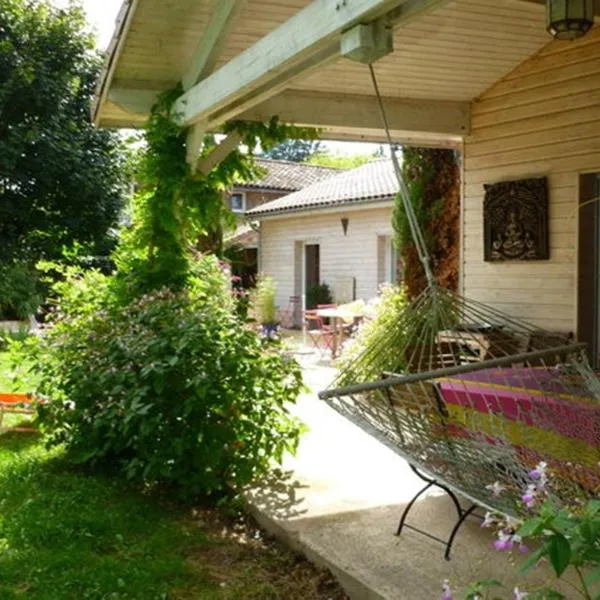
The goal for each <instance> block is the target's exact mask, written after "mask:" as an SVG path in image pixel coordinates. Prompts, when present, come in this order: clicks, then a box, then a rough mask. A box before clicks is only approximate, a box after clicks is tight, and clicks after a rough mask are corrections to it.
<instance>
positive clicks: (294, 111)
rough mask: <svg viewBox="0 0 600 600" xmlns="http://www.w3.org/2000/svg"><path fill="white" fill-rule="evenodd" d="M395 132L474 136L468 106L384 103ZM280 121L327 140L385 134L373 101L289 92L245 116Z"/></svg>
mask: <svg viewBox="0 0 600 600" xmlns="http://www.w3.org/2000/svg"><path fill="white" fill-rule="evenodd" d="M384 104H385V107H386V112H387V114H388V119H389V122H390V128H391V129H392V130H393V131H411V132H420V133H428V134H435V135H438V136H459V137H460V136H464V135H467V134H468V133H469V131H470V118H471V115H470V113H471V110H470V103H468V102H452V101H443V100H421V99H412V98H384ZM273 115H277V116H278V117H279V118H280V120H281V121H282V122H284V123H293V124H294V125H299V126H307V127H317V128H319V129H324V130H325V131H326V132H327V133H328V134H331V135H335V133H336V132H340V133H343V134H344V136H348V135H349V134H351V133H352V132H355V133H356V135H357V136H358V137H359V138H360V137H361V136H362V135H364V134H365V133H366V132H370V131H372V130H377V129H379V130H381V129H382V128H383V125H382V122H381V115H380V113H379V108H378V106H377V100H376V99H375V97H374V96H363V95H352V94H328V93H318V92H307V91H299V90H286V91H285V92H282V93H281V94H279V95H278V96H275V97H274V98H270V99H269V100H267V101H265V102H263V103H262V104H260V105H258V106H255V107H253V108H251V109H250V110H248V111H246V112H245V113H242V114H241V115H240V116H239V118H240V119H243V120H248V121H266V120H268V119H270V118H271V117H272V116H273Z"/></svg>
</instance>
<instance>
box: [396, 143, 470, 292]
mask: <svg viewBox="0 0 600 600" xmlns="http://www.w3.org/2000/svg"><path fill="white" fill-rule="evenodd" d="M402 175H403V177H404V180H405V181H406V183H407V185H408V188H409V193H410V198H411V203H412V207H413V210H414V212H415V215H416V217H417V221H418V222H419V224H420V225H421V229H422V231H423V235H424V238H425V243H426V245H427V248H428V251H429V254H430V256H431V261H432V264H431V267H432V270H433V274H434V276H435V277H436V280H437V282H438V283H439V284H440V285H441V286H442V287H445V288H448V289H451V290H456V289H457V286H458V251H459V216H460V188H459V184H460V173H459V169H458V165H457V161H456V156H455V154H454V152H453V151H452V150H439V149H433V148H411V147H404V148H403V149H402ZM392 222H393V226H394V232H395V236H394V243H395V245H396V248H398V250H399V251H400V254H401V256H402V259H403V263H404V283H405V285H406V288H407V294H408V297H409V298H415V297H416V296H418V295H419V293H420V292H421V291H422V290H423V289H424V288H425V285H426V281H425V273H424V270H423V267H422V265H421V262H420V259H419V256H418V254H417V250H416V246H415V244H414V242H413V240H412V233H411V231H410V227H409V225H408V219H407V218H406V214H405V211H404V205H403V202H402V198H401V197H400V195H398V197H397V198H396V201H395V204H394V210H393V217H392Z"/></svg>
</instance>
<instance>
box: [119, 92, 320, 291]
mask: <svg viewBox="0 0 600 600" xmlns="http://www.w3.org/2000/svg"><path fill="white" fill-rule="evenodd" d="M182 93H183V90H182V88H181V86H177V87H176V88H174V89H173V90H168V91H166V92H164V93H163V94H162V95H161V96H160V97H159V99H158V101H157V103H156V104H155V106H154V107H153V108H152V110H151V114H150V118H149V121H148V124H147V127H146V132H145V140H146V146H145V150H144V152H143V153H142V155H141V157H140V159H139V166H138V179H139V181H140V193H139V195H138V197H137V198H136V199H135V201H134V218H133V223H134V227H133V228H132V229H131V231H130V232H128V234H127V236H126V239H125V241H124V243H123V245H122V247H121V249H120V252H119V253H118V255H117V259H116V260H117V266H118V271H119V273H120V275H121V276H122V277H123V278H124V279H125V280H126V281H127V284H128V285H129V287H131V286H132V285H134V286H135V287H136V290H135V293H136V294H140V293H147V292H149V291H151V290H153V289H157V288H158V287H161V286H167V287H170V288H171V289H174V290H177V289H183V288H185V286H186V282H187V278H188V276H189V274H190V249H191V248H197V249H199V250H200V251H202V252H214V253H216V254H217V255H218V256H223V253H224V248H223V231H224V229H227V228H233V227H235V226H236V219H235V215H234V214H233V213H232V212H231V211H230V210H229V209H228V208H227V206H226V204H225V203H224V202H223V194H224V193H225V191H226V190H229V189H231V188H232V187H233V186H234V185H235V184H240V183H243V182H247V181H251V180H253V179H256V178H258V177H260V176H261V175H262V170H261V169H260V167H259V166H258V165H257V163H256V161H255V159H254V156H255V153H256V151H257V149H258V148H263V149H270V148H272V147H273V146H274V145H276V144H279V143H281V142H282V141H284V140H286V139H287V138H289V137H296V136H301V135H303V136H310V135H315V132H314V130H311V129H305V128H298V127H293V126H286V125H281V124H280V123H279V121H278V119H277V118H276V117H274V118H272V119H271V120H270V121H269V122H268V123H255V122H248V123H246V122H243V121H232V122H229V123H228V124H227V125H226V126H225V128H224V133H227V134H230V133H236V134H238V135H240V137H241V140H242V145H243V148H242V146H240V147H238V148H236V149H234V150H232V151H231V152H230V153H229V154H228V155H227V156H226V157H225V158H224V159H223V160H222V161H220V162H219V163H217V164H216V165H215V166H214V167H213V168H212V169H211V170H210V171H209V172H208V173H202V172H200V171H194V170H193V169H192V168H191V167H190V165H189V164H188V162H187V151H186V140H187V136H188V131H187V129H185V128H182V127H180V126H179V125H178V124H177V122H176V120H175V117H176V115H174V114H173V107H174V104H175V102H176V100H177V99H178V98H179V97H180V96H181V94H182ZM216 145H217V142H216V139H215V137H214V136H212V135H209V136H206V137H205V138H204V140H203V143H202V146H201V148H200V154H199V156H198V159H201V158H204V157H206V156H208V155H209V154H210V153H211V152H212V151H213V150H214V149H215V147H216Z"/></svg>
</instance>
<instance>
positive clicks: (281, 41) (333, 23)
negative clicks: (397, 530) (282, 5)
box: [174, 0, 449, 125]
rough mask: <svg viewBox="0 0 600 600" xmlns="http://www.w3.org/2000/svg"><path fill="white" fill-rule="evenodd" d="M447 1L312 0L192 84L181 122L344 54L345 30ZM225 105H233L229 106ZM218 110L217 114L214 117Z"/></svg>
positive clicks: (240, 106)
mask: <svg viewBox="0 0 600 600" xmlns="http://www.w3.org/2000/svg"><path fill="white" fill-rule="evenodd" d="M448 1H449V0H335V1H333V0H313V2H311V3H310V4H309V5H308V6H307V7H306V8H304V9H302V10H301V11H299V12H298V13H296V14H295V15H294V16H293V17H291V18H290V19H288V20H287V21H286V22H285V23H283V24H282V25H280V26H279V27H277V28H275V29H274V30H273V31H271V32H270V33H268V34H267V35H266V36H265V37H263V38H261V39H260V40H259V41H258V42H256V43H255V44H254V45H253V46H251V47H250V48H248V49H247V50H246V51H245V52H242V53H241V54H239V55H238V56H236V57H235V58H234V59H232V60H231V61H230V62H229V63H227V64H226V65H225V66H223V67H222V68H221V69H219V70H218V71H216V72H215V73H213V74H212V75H210V76H209V77H207V78H206V79H204V80H203V81H201V82H200V83H198V84H196V85H195V86H194V87H192V88H191V89H189V90H188V91H187V92H186V93H185V94H184V95H183V96H182V97H181V98H180V99H179V100H178V102H177V104H176V105H175V110H174V112H175V113H179V114H180V115H181V118H180V120H181V123H182V125H190V124H193V123H195V122H197V121H199V120H202V119H206V118H209V119H210V120H212V121H214V120H215V119H219V120H220V122H223V121H225V120H226V119H228V118H231V117H232V116H235V114H236V113H237V114H239V113H240V112H243V111H244V110H246V109H248V108H250V107H251V106H252V105H254V104H257V103H259V102H261V101H262V100H264V99H266V98H269V97H270V96H274V95H275V94H277V93H278V92H279V91H281V89H282V88H283V87H288V86H289V84H290V82H291V81H292V80H293V79H294V78H295V77H298V76H300V75H305V74H306V73H307V72H308V71H309V70H310V69H314V68H316V67H317V66H319V65H321V64H323V63H326V62H327V61H328V60H331V59H332V58H337V57H339V55H340V40H341V36H342V33H343V32H344V31H346V30H347V29H350V28H351V27H353V26H354V25H357V24H358V23H370V22H372V21H375V20H376V19H378V18H381V17H384V16H385V15H388V14H390V13H391V17H390V19H389V22H390V24H392V22H403V23H406V22H408V21H409V20H411V19H413V18H415V17H416V16H418V15H420V14H422V13H423V12H425V11H427V10H432V9H433V8H435V7H437V6H441V5H442V4H444V3H446V2H448ZM227 107H233V108H232V110H229V111H227V110H226V108H227ZM217 113H218V116H216V115H217Z"/></svg>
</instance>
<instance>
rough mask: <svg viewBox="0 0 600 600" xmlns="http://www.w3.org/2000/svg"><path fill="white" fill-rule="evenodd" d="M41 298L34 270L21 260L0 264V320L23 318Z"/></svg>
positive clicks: (32, 312) (28, 314)
mask: <svg viewBox="0 0 600 600" xmlns="http://www.w3.org/2000/svg"><path fill="white" fill-rule="evenodd" d="M41 301H42V298H41V296H40V293H39V289H38V278H37V275H36V273H35V270H34V269H32V268H31V267H29V266H28V265H27V264H25V263H22V262H13V263H11V264H4V265H3V264H0V320H9V321H11V320H25V319H28V318H29V317H30V316H31V315H33V314H35V312H36V311H37V309H38V307H39V305H40V304H41Z"/></svg>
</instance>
